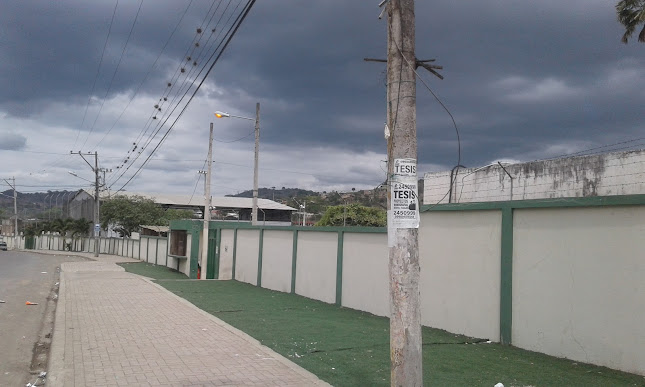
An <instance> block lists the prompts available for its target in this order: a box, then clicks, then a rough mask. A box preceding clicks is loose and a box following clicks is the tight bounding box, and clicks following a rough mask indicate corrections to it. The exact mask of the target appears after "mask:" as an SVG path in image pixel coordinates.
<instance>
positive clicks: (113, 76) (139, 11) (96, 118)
mask: <svg viewBox="0 0 645 387" xmlns="http://www.w3.org/2000/svg"><path fill="white" fill-rule="evenodd" d="M142 6H143V0H140V1H139V8H138V9H137V13H136V15H135V16H134V21H132V26H131V27H130V32H129V33H128V38H127V39H126V41H125V44H124V45H123V50H122V51H121V56H119V61H118V62H117V64H116V68H115V69H114V73H112V79H110V83H109V85H108V88H107V91H106V92H105V96H104V97H103V100H102V101H101V107H100V108H99V111H98V113H96V117H95V118H94V122H93V123H92V126H91V127H90V131H89V132H88V133H87V137H86V138H85V141H84V142H83V145H82V146H81V148H84V147H85V144H87V140H89V138H90V135H92V132H93V131H94V126H95V125H96V122H97V121H98V119H99V116H100V115H101V112H102V111H103V105H104V104H105V100H106V99H107V97H108V95H109V94H110V90H112V85H113V84H114V79H115V78H116V74H117V72H118V71H119V67H120V66H121V61H122V60H123V55H124V54H125V50H126V49H127V48H128V43H130V38H131V37H132V32H133V31H134V26H135V25H136V24H137V20H138V19H139V13H141V7H142Z"/></svg>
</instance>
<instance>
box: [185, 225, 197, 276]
mask: <svg viewBox="0 0 645 387" xmlns="http://www.w3.org/2000/svg"><path fill="white" fill-rule="evenodd" d="M199 232H200V228H199V224H195V227H193V229H192V230H190V235H191V241H190V271H189V275H188V278H190V279H197V262H198V260H199Z"/></svg>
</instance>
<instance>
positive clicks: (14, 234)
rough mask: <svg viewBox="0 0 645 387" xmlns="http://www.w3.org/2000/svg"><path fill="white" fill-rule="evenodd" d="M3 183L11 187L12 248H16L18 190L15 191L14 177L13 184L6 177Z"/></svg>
mask: <svg viewBox="0 0 645 387" xmlns="http://www.w3.org/2000/svg"><path fill="white" fill-rule="evenodd" d="M3 180H4V181H5V183H7V185H8V186H9V187H11V188H13V217H14V220H13V222H14V223H13V249H14V250H18V191H16V178H15V177H13V178H12V181H13V184H10V183H9V182H8V181H7V179H3Z"/></svg>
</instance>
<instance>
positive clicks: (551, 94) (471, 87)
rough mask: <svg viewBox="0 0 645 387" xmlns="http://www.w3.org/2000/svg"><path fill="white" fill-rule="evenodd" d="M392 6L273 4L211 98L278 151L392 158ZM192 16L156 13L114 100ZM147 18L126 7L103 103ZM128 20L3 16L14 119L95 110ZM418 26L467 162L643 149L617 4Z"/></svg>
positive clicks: (452, 16)
mask: <svg viewBox="0 0 645 387" xmlns="http://www.w3.org/2000/svg"><path fill="white" fill-rule="evenodd" d="M224 3H225V2H224ZM377 3H378V1H364V0H361V1H358V0H353V1H347V0H326V1H319V2H311V1H300V2H298V1H295V2H294V1H287V0H276V1H258V2H257V3H256V5H255V6H254V8H253V10H252V11H251V13H250V15H249V17H248V18H247V20H246V21H245V23H244V24H243V25H242V27H241V28H240V30H239V32H238V34H237V35H236V36H235V38H234V39H233V42H232V44H231V45H230V47H229V48H228V49H227V51H226V53H225V54H224V56H223V57H222V60H221V61H220V63H218V65H217V66H216V68H215V70H214V71H213V73H212V74H211V75H210V76H209V84H210V85H216V86H217V87H218V88H221V89H222V90H224V92H225V93H226V94H225V95H223V96H220V97H222V98H223V99H225V100H227V101H228V105H229V106H236V107H237V108H238V109H239V110H240V111H247V112H249V115H251V114H252V111H253V108H254V102H255V101H256V100H257V101H260V102H262V105H263V109H262V128H263V137H262V141H263V143H264V144H282V145H294V146H296V145H297V146H313V145H317V144H328V145H331V146H334V147H337V148H340V149H343V150H346V151H348V152H364V151H373V152H384V151H385V142H384V139H383V122H384V120H385V75H384V70H385V64H380V63H365V62H363V60H362V59H363V57H376V58H384V56H385V54H386V52H385V47H386V23H385V20H378V19H377V15H378V13H379V9H378V7H377V6H376V5H377ZM186 4H187V3H184V2H174V1H163V2H162V1H155V2H144V4H143V8H142V12H141V15H140V18H139V21H138V22H137V25H136V27H135V30H134V33H133V37H132V40H131V42H130V44H129V46H128V47H129V48H128V51H127V52H126V56H125V57H124V60H123V62H122V63H121V66H120V69H119V72H118V73H117V76H116V78H115V83H114V85H113V86H112V89H111V92H110V94H111V95H115V94H117V93H123V92H126V93H127V92H130V93H131V92H132V90H134V89H135V88H136V87H137V85H138V84H139V83H140V82H141V80H142V79H143V77H144V75H145V74H146V72H147V71H148V69H149V68H150V66H151V65H152V62H153V61H154V60H155V58H156V57H157V55H158V54H159V52H160V51H161V47H162V46H163V44H164V43H165V41H166V39H167V37H168V36H169V34H170V31H171V30H172V28H174V26H175V24H176V23H177V21H178V20H179V17H180V16H181V13H182V12H183V10H184V8H185V6H186ZM210 4H211V2H207V1H195V2H194V4H193V5H192V6H191V8H190V9H189V12H188V14H187V15H186V18H185V20H184V22H183V23H182V25H181V27H180V29H179V30H178V33H177V34H176V36H175V37H174V38H173V40H172V41H171V42H170V44H169V46H168V48H167V49H166V51H165V53H164V56H163V57H162V59H161V62H160V64H159V66H157V67H156V68H155V70H154V71H153V72H152V73H151V75H150V79H149V80H148V81H147V82H146V83H145V84H144V87H143V91H142V94H146V95H149V96H152V97H157V96H158V95H159V93H160V92H162V91H163V86H164V84H165V82H166V81H167V78H168V74H169V73H170V72H172V71H173V70H174V68H175V67H176V64H177V62H178V60H181V59H182V58H183V55H184V52H185V49H186V45H187V44H188V43H190V41H191V39H192V38H193V36H194V34H195V31H194V29H195V26H196V25H199V23H200V22H201V20H202V18H203V16H204V14H205V12H206V10H207V9H208V7H210ZM233 4H236V3H235V2H233ZM137 6H138V3H137V2H130V3H125V2H121V3H119V9H118V12H117V17H116V22H115V25H114V26H113V31H112V37H111V39H110V44H109V46H108V50H107V51H106V58H105V59H104V67H103V68H102V72H101V76H100V77H99V79H98V81H97V87H96V91H95V95H96V96H98V97H99V98H103V96H104V95H105V92H106V88H107V84H108V82H109V79H110V77H111V74H112V71H113V69H114V66H116V63H117V61H118V58H119V55H120V53H121V50H122V47H123V44H124V42H125V39H126V37H127V34H128V32H129V28H130V25H131V21H132V19H133V17H134V14H135V12H136V8H137ZM113 7H114V2H113V1H103V2H80V1H79V2H69V1H66V2H7V4H3V12H0V23H1V25H2V27H0V28H2V30H1V31H2V36H1V37H0V39H1V40H2V41H3V43H4V42H7V44H3V45H1V46H0V55H1V57H2V61H1V62H0V70H1V71H2V73H3V76H2V78H0V107H1V108H2V110H4V111H7V112H8V113H10V114H12V115H19V116H27V115H30V114H32V112H33V111H34V107H38V106H42V105H45V104H48V103H51V102H52V101H58V102H60V101H69V102H76V103H79V104H80V105H83V104H84V103H85V101H87V98H88V96H89V93H90V91H91V86H92V82H93V80H94V76H95V73H96V69H97V66H98V62H99V58H100V56H101V52H102V48H103V44H104V40H105V36H106V33H107V27H108V23H109V20H110V17H111V14H112V10H113ZM416 18H417V19H416V22H417V32H416V41H417V43H416V50H417V56H418V57H419V58H423V59H427V58H436V59H437V63H438V64H440V65H443V66H444V67H445V69H444V70H443V71H442V74H444V75H445V77H446V78H445V80H443V81H441V80H438V79H436V78H434V77H433V76H432V75H430V74H428V73H427V72H424V71H421V74H422V76H423V77H424V78H425V79H426V80H427V82H429V84H430V85H431V86H432V88H433V90H434V91H435V92H436V93H437V94H438V95H439V96H440V97H441V99H442V100H443V102H444V103H445V104H446V106H448V108H449V109H450V111H451V112H452V113H453V115H454V116H455V118H456V121H457V124H458V126H459V128H460V132H461V140H462V158H461V163H462V164H465V165H468V166H474V165H481V164H485V163H487V162H489V161H491V160H494V159H497V158H502V157H509V158H519V159H522V158H525V157H527V155H531V156H532V157H547V156H552V155H550V154H547V153H548V152H546V151H545V149H548V148H549V147H552V146H553V145H554V144H557V143H563V144H568V143H575V144H588V145H589V146H594V144H603V143H610V142H613V141H616V142H617V141H621V140H623V139H629V138H634V137H639V136H642V118H641V106H642V104H643V100H644V98H645V97H644V95H643V92H642V90H643V89H645V75H644V73H643V72H642V71H641V70H640V69H644V68H645V46H644V45H639V44H637V43H633V44H630V45H628V46H625V45H622V44H621V43H620V35H621V29H620V26H619V25H618V23H617V22H616V20H615V14H614V8H613V4H612V3H611V2H607V1H601V0H585V1H582V0H572V1H567V2H561V1H555V0H542V1H535V2H517V1H510V0H509V1H503V0H489V1H484V2H458V1H449V0H441V1H432V2H428V1H417V2H416ZM417 87H418V89H417V95H418V120H417V121H418V130H419V156H420V160H421V162H423V163H433V164H440V165H444V166H452V165H454V164H455V163H456V162H457V144H456V139H455V131H454V128H453V126H452V122H451V120H450V118H449V116H448V115H447V114H446V112H445V111H443V109H442V108H441V106H439V104H438V103H437V102H436V101H435V100H434V99H433V97H432V96H431V95H430V94H429V93H428V92H427V91H426V90H425V89H424V87H423V85H422V84H421V83H419V84H418V86H417ZM218 92H219V91H218ZM199 96H207V94H206V91H203V92H202V93H200V94H199V95H198V98H199ZM240 125H241V124H240ZM142 126H143V123H142Z"/></svg>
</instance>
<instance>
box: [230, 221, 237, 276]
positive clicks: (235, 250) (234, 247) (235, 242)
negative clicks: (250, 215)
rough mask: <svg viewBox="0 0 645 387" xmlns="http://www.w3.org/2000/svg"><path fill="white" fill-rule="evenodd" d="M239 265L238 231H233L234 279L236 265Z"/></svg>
mask: <svg viewBox="0 0 645 387" xmlns="http://www.w3.org/2000/svg"><path fill="white" fill-rule="evenodd" d="M236 263H237V229H235V230H233V274H232V276H231V278H232V279H235V264H236Z"/></svg>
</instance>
